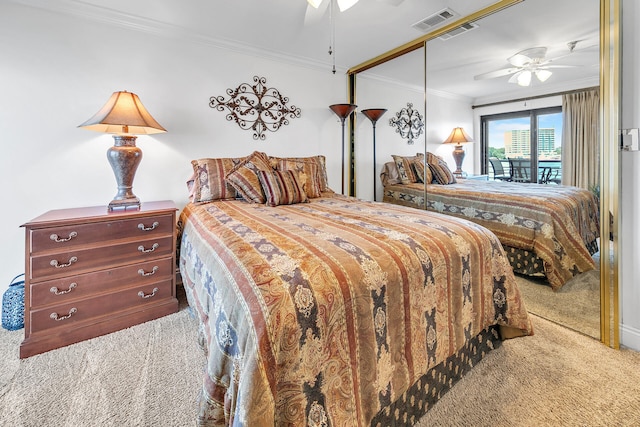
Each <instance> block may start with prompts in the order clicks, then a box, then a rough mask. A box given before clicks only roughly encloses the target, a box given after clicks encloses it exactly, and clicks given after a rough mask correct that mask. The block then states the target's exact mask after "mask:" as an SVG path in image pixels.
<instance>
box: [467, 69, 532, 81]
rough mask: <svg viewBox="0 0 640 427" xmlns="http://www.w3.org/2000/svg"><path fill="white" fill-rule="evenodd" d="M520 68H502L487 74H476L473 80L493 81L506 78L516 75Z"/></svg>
mask: <svg viewBox="0 0 640 427" xmlns="http://www.w3.org/2000/svg"><path fill="white" fill-rule="evenodd" d="M518 71H520V68H515V67H514V68H503V69H501V70H495V71H489V72H488V73H484V74H478V75H477V76H474V77H473V79H474V80H485V79H495V78H496V77H502V76H508V75H509V74H513V73H517V72H518Z"/></svg>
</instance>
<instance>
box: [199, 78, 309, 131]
mask: <svg viewBox="0 0 640 427" xmlns="http://www.w3.org/2000/svg"><path fill="white" fill-rule="evenodd" d="M253 82H254V83H255V84H254V85H253V86H252V85H251V84H250V83H242V84H240V86H238V87H237V88H236V89H227V95H229V99H228V100H226V101H225V99H224V96H212V97H211V98H210V99H209V107H211V108H215V109H216V110H218V111H225V109H227V110H228V114H227V120H229V121H234V122H236V123H237V124H238V126H240V128H241V129H244V130H253V139H259V140H262V141H264V140H265V139H266V134H265V132H266V131H271V132H275V131H277V130H278V129H280V128H281V127H282V126H284V125H288V124H289V119H295V118H298V117H300V109H299V108H297V107H296V106H294V105H292V106H288V105H287V102H289V98H288V97H286V96H282V95H281V94H280V91H278V90H277V89H275V88H267V79H266V78H264V77H258V76H254V77H253Z"/></svg>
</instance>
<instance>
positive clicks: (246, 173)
mask: <svg viewBox="0 0 640 427" xmlns="http://www.w3.org/2000/svg"><path fill="white" fill-rule="evenodd" d="M261 170H265V171H269V172H271V171H272V170H273V169H272V168H271V165H270V164H269V157H268V156H267V155H266V154H265V153H261V152H259V151H254V152H253V153H251V154H250V155H249V156H248V157H247V158H245V159H244V160H243V161H242V162H240V163H239V164H237V165H236V166H235V167H234V168H233V169H231V171H229V173H227V175H226V179H227V182H229V184H231V185H232V186H233V188H235V190H236V191H237V192H238V194H240V195H241V196H242V198H243V199H245V200H246V201H247V202H251V203H264V202H265V196H264V193H263V192H262V185H261V184H260V180H259V179H258V171H261Z"/></svg>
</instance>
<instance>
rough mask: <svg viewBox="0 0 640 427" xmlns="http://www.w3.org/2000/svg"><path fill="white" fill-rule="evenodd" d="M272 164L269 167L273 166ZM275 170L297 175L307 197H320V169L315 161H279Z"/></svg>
mask: <svg viewBox="0 0 640 427" xmlns="http://www.w3.org/2000/svg"><path fill="white" fill-rule="evenodd" d="M273 164H274V163H273V162H272V163H271V165H272V166H273ZM276 169H277V170H280V171H286V170H292V171H295V172H297V173H298V179H299V180H300V182H301V183H302V185H303V186H304V191H305V193H307V197H309V198H312V199H313V198H316V197H321V196H322V190H321V187H320V182H321V178H320V168H319V167H318V164H317V163H316V162H315V161H302V160H293V159H279V160H278V161H277V163H276Z"/></svg>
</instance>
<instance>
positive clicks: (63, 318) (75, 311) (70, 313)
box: [49, 307, 78, 322]
mask: <svg viewBox="0 0 640 427" xmlns="http://www.w3.org/2000/svg"><path fill="white" fill-rule="evenodd" d="M77 312H78V309H77V308H75V307H73V308H72V309H71V310H69V314H67V315H66V316H62V317H58V313H51V314H50V315H49V317H51V318H52V319H53V320H55V321H56V322H59V321H61V320H65V319H68V318H70V317H71V316H73V315H74V314H76V313H77Z"/></svg>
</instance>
